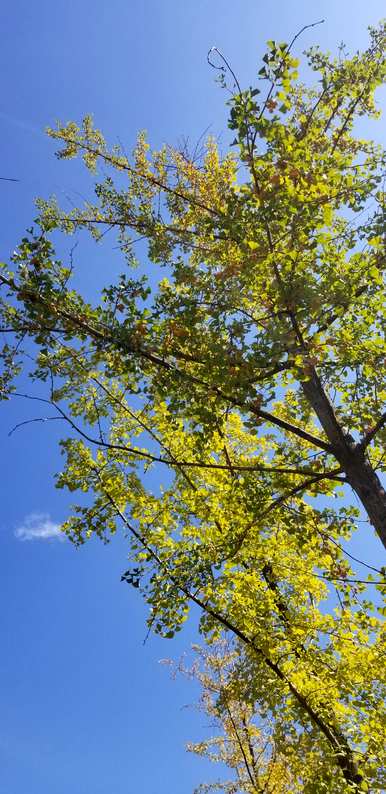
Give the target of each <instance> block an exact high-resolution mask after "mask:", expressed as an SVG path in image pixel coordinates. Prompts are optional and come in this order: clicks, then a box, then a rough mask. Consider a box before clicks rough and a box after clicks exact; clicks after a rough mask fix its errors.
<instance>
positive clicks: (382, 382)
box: [0, 24, 386, 794]
mask: <svg viewBox="0 0 386 794" xmlns="http://www.w3.org/2000/svg"><path fill="white" fill-rule="evenodd" d="M295 38H297V37H295ZM293 43H294V42H292V43H291V44H290V45H287V44H285V43H276V42H274V41H270V42H268V49H267V52H266V54H265V55H264V58H263V63H262V67H261V68H260V70H259V73H258V81H257V87H253V88H248V89H247V90H242V89H241V87H240V85H239V83H238V80H237V78H236V76H235V74H234V73H233V71H232V69H231V67H230V66H229V64H228V63H227V61H226V59H225V58H224V56H223V55H222V54H221V53H220V52H219V51H218V50H212V51H211V52H210V54H209V61H210V62H211V63H212V64H213V65H214V66H215V67H216V68H217V69H218V74H219V79H220V82H221V83H222V84H223V86H224V87H225V88H228V89H229V88H230V99H229V103H228V104H229V107H230V120H229V127H230V129H231V130H232V131H233V133H234V135H235V138H234V141H233V146H232V147H231V149H230V151H229V152H226V153H225V154H224V153H222V152H221V151H220V149H219V147H218V145H217V143H216V141H215V140H214V139H209V140H208V141H207V142H206V144H205V145H204V146H203V147H202V149H200V148H198V149H196V151H193V152H192V151H189V149H188V148H187V147H185V148H184V147H180V148H175V147H172V146H165V147H163V148H162V149H160V150H158V151H152V150H151V149H150V146H149V144H148V142H147V139H146V137H145V135H144V134H141V135H140V136H139V137H138V140H137V144H136V146H135V149H134V151H133V153H132V156H128V155H126V153H125V151H124V150H123V148H122V147H121V146H113V147H109V146H108V144H107V142H106V141H105V139H104V137H103V135H102V133H101V132H100V131H99V130H98V129H97V128H96V127H95V126H94V124H93V120H92V118H91V117H89V116H87V117H86V118H85V119H84V120H83V122H82V124H81V125H77V124H76V123H74V122H70V123H68V124H65V125H60V124H59V125H58V127H57V128H56V129H50V130H49V135H50V136H51V137H52V138H53V139H54V140H55V141H58V143H59V145H60V149H59V152H58V156H59V157H60V158H63V159H67V158H72V157H76V156H81V157H83V160H84V162H85V165H86V167H87V168H88V169H89V170H90V171H91V173H92V174H97V173H99V174H100V177H98V178H97V179H96V182H95V198H94V200H92V201H88V202H86V203H85V205H84V206H82V207H79V208H75V209H71V210H70V211H69V212H68V211H66V210H65V209H63V208H61V207H59V206H58V204H57V202H56V201H55V199H51V200H48V201H46V200H39V202H38V206H39V218H38V219H37V221H36V225H35V226H34V228H33V229H31V231H30V233H29V234H28V236H26V237H25V238H24V239H23V240H22V242H21V243H20V245H19V247H18V249H17V251H16V252H15V254H14V257H13V267H12V269H9V267H8V266H6V265H4V266H3V267H2V270H1V271H0V286H1V294H2V297H1V304H0V312H1V318H0V319H1V330H2V332H3V334H4V335H5V337H6V343H5V344H4V346H3V349H2V362H3V370H2V374H1V382H0V386H1V394H2V397H3V398H4V399H9V398H11V397H12V394H20V393H21V392H20V389H19V387H18V385H17V384H18V380H17V378H18V374H19V373H20V370H21V369H22V370H24V371H25V372H27V371H28V373H29V375H30V377H31V378H32V380H33V381H34V383H35V384H42V385H43V387H44V391H43V392H42V389H41V388H40V390H39V389H38V386H35V387H34V389H37V390H34V391H31V392H29V394H28V396H29V398H31V399H34V400H38V401H40V403H41V404H42V405H43V406H44V405H47V406H51V407H53V408H54V409H55V411H56V412H57V415H58V416H60V417H62V418H63V419H64V420H65V421H66V422H67V424H68V426H69V431H70V432H69V434H68V437H67V438H65V439H64V440H63V441H62V442H61V446H62V452H63V454H64V458H65V463H64V467H63V470H62V472H60V474H59V475H58V478H57V486H58V487H60V488H67V489H69V491H71V492H75V491H79V492H83V493H84V494H87V496H85V498H84V499H83V500H82V498H81V497H80V502H79V504H78V505H76V506H75V507H74V510H73V512H72V515H70V517H69V518H68V520H67V521H66V522H65V524H64V527H63V528H64V531H65V532H66V533H67V535H68V536H69V538H70V539H71V540H72V541H73V542H74V543H76V544H82V543H84V542H85V541H86V540H87V538H89V537H90V536H91V535H97V536H99V537H100V538H101V539H102V540H104V541H107V540H108V539H109V538H110V536H111V535H112V534H113V533H114V532H115V531H116V529H117V527H122V528H123V530H124V532H125V533H126V534H127V537H128V538H130V560H131V562H130V568H129V569H128V570H127V571H126V572H125V573H124V574H123V577H122V578H123V579H125V580H126V581H127V582H129V583H131V584H132V585H134V586H137V587H140V590H141V591H142V592H143V594H144V597H145V598H146V600H147V602H148V604H149V608H150V609H149V627H150V628H151V629H152V630H154V631H156V632H158V633H160V634H161V635H164V636H166V637H171V636H173V634H174V633H175V632H176V631H178V630H179V629H180V628H181V626H182V625H183V623H184V621H185V620H186V618H187V616H188V610H189V606H190V605H191V604H192V603H193V604H195V605H196V606H197V607H199V609H200V610H201V620H200V631H201V633H202V635H203V637H204V638H206V640H207V641H208V642H209V643H211V642H214V641H218V640H220V639H221V638H223V637H224V636H226V637H227V638H228V642H232V643H233V645H232V650H231V651H229V653H230V654H231V657H230V658H231V659H232V664H230V665H225V668H224V669H225V670H226V671H227V676H228V677H227V688H228V689H227V691H230V692H232V693H233V695H232V697H234V700H235V702H237V703H238V704H241V705H240V706H239V711H238V714H239V717H240V714H241V716H242V714H244V715H247V717H248V720H249V719H250V718H251V715H257V717H258V721H259V726H260V728H261V731H262V735H264V730H266V731H268V734H269V736H270V737H271V738H270V744H269V747H270V748H272V747H273V748H274V754H275V758H277V759H279V760H280V763H283V759H284V758H285V763H286V765H287V767H286V769H287V771H286V775H288V780H289V781H290V783H289V785H291V788H290V789H288V788H287V789H286V788H285V785H286V782H285V779H284V777H283V780H282V784H283V787H282V789H279V788H276V789H275V790H277V791H279V790H283V791H286V790H291V791H304V792H331V793H332V792H334V794H338V792H346V791H373V790H382V788H383V787H384V786H386V768H385V760H384V746H385V738H386V737H385V714H384V710H383V709H384V694H385V693H384V668H385V665H384V659H385V646H384V630H383V629H382V614H384V609H383V607H382V605H381V599H382V595H383V594H384V593H385V592H386V570H385V568H383V567H380V568H379V569H378V568H376V567H375V566H371V565H368V566H367V567H364V565H363V564H362V563H361V561H360V560H356V559H355V557H354V556H353V555H352V554H351V553H350V552H349V551H347V549H349V548H350V546H349V540H350V537H351V535H352V533H353V532H355V531H356V528H357V521H358V518H359V517H362V519H363V517H365V518H367V519H368V525H367V527H368V528H367V530H366V531H368V532H372V531H373V530H372V527H373V528H374V529H375V531H376V533H377V534H378V536H379V539H380V542H381V543H383V545H384V546H386V493H385V490H384V487H383V484H382V475H383V473H384V471H385V467H386V459H385V442H386V412H385V397H386V379H385V368H384V363H385V360H386V346H385V324H386V308H385V269H386V247H385V242H386V238H385V228H386V227H385V220H386V217H385V197H386V194H385V190H384V178H385V163H386V155H385V151H384V150H383V149H382V147H381V146H379V145H377V144H375V143H374V142H372V141H369V140H367V139H363V138H361V137H360V136H359V135H358V122H359V121H360V118H361V117H362V116H364V117H367V118H376V117H378V115H379V113H378V110H377V106H376V103H375V100H374V92H375V90H376V89H377V88H378V87H379V86H381V85H383V83H384V82H385V79H386V55H385V44H386V25H385V24H381V25H380V26H379V27H377V28H375V29H370V44H369V47H368V49H367V50H366V51H364V52H363V53H356V54H355V55H353V56H350V55H349V54H348V53H347V52H346V51H345V50H344V49H341V50H340V53H339V56H338V57H337V58H335V57H332V56H330V55H329V54H325V53H323V52H321V51H320V50H319V49H318V48H317V47H314V48H312V49H310V50H309V51H308V52H307V53H306V61H307V64H308V69H309V74H311V78H310V79H307V82H306V83H304V82H302V81H301V80H300V79H299V76H298V65H299V62H298V59H297V58H295V57H294V55H293V46H292V45H293ZM81 229H86V230H88V231H89V232H90V233H91V235H92V236H93V237H94V238H95V239H96V240H97V241H99V240H100V239H101V238H102V237H103V235H104V234H105V232H106V230H107V229H109V230H116V232H117V240H118V244H119V246H120V249H121V252H122V256H123V258H124V267H123V269H122V273H121V274H119V275H118V277H117V278H116V279H115V281H114V283H112V284H109V282H108V280H109V279H110V278H111V275H110V269H109V273H108V274H107V273H106V281H107V283H106V287H105V288H104V290H103V294H102V296H101V300H100V301H99V302H94V303H91V302H90V297H89V296H88V295H87V294H81V293H80V292H79V291H78V290H76V289H75V288H74V287H73V286H72V284H71V278H72V275H73V269H74V267H75V266H74V264H73V263H72V261H71V259H70V257H69V259H68V261H64V262H62V261H60V260H59V259H58V257H57V255H56V253H55V250H54V246H53V242H52V239H51V238H52V235H53V234H57V232H58V231H62V232H65V233H68V234H73V233H74V232H77V231H78V230H81ZM138 238H141V239H144V240H146V241H147V244H148V248H147V258H146V261H145V264H144V265H142V268H141V272H140V273H139V274H138V273H137V274H136V273H135V270H134V271H133V269H134V268H135V267H136V266H138V264H139V263H138V261H137V258H136V255H135V242H136V241H137V240H138ZM88 267H89V265H88ZM161 268H164V273H161V272H160V269H161ZM106 269H107V268H106ZM161 276H163V277H161ZM91 278H92V276H91V271H90V279H91ZM31 358H33V359H34V363H33V364H32V366H31V364H30V362H31ZM23 393H24V392H23ZM155 467H157V470H158V477H159V479H160V480H161V482H162V483H163V485H162V486H161V487H160V488H158V487H155V486H154V477H153V478H152V476H151V471H152V470H153V469H154V468H155ZM149 472H150V473H149ZM358 504H359V505H360V506H361V508H362V509H363V513H360V511H359V509H358ZM371 525H372V526H371ZM358 565H359V568H358ZM370 588H371V589H372V591H373V593H375V594H376V595H375V598H374V597H373V593H370V594H369V589H370ZM224 703H225V704H226V698H225V700H224V698H222V699H221V697H220V698H219V700H218V704H217V708H218V710H219V711H218V713H219V714H221V713H223V712H222V711H221V710H222V709H223V708H224ZM240 709H241V712H240ZM243 710H244V711H243ZM228 717H229V715H228ZM228 723H229V720H228ZM264 726H269V727H266V728H265V727H264ZM260 728H259V730H260ZM259 735H260V734H259ZM269 763H270V761H269V759H268V760H267V756H266V755H264V753H263V756H262V760H261V765H262V775H263V777H262V778H261V779H262V780H264V774H265V775H266V774H267V771H266V769H267V764H268V765H269ZM275 763H276V762H275ZM277 763H279V761H278V762H277ZM276 768H277V765H276ZM264 770H265V771H264ZM275 774H276V773H275ZM283 774H284V773H283ZM257 780H258V778H257V777H256V781H257ZM254 786H255V787H254ZM235 790H236V789H235ZM237 790H240V791H246V792H252V791H253V792H254V791H260V790H264V789H260V788H259V787H258V783H257V782H256V783H253V781H252V780H251V779H249V780H248V779H245V780H244V778H243V779H242V780H241V782H240V781H239V789H237ZM266 790H267V789H266ZM268 790H269V788H268Z"/></svg>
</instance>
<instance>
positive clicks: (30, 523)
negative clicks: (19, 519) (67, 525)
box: [15, 513, 64, 540]
mask: <svg viewBox="0 0 386 794" xmlns="http://www.w3.org/2000/svg"><path fill="white" fill-rule="evenodd" d="M15 537H16V538H17V539H18V540H64V535H63V533H62V532H61V531H60V524H56V523H55V522H54V521H51V517H50V515H49V514H48V513H30V514H29V515H28V516H26V517H25V518H24V520H23V523H22V524H21V525H20V526H19V527H17V528H16V529H15Z"/></svg>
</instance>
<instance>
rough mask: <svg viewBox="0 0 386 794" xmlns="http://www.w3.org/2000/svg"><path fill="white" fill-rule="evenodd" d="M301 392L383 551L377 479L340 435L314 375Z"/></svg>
mask: <svg viewBox="0 0 386 794" xmlns="http://www.w3.org/2000/svg"><path fill="white" fill-rule="evenodd" d="M302 388H303V393H304V395H305V397H306V398H307V400H308V402H309V403H310V405H311V406H312V408H313V410H314V411H315V413H316V415H317V417H318V419H319V422H320V424H321V426H322V428H323V430H324V432H325V434H326V436H327V438H328V440H329V442H330V444H331V453H332V454H333V455H334V456H335V457H336V459H337V461H338V462H339V463H340V465H341V466H342V469H343V471H344V473H345V475H346V478H347V482H348V483H349V484H350V485H351V487H352V489H353V490H354V491H355V493H356V494H357V496H358V498H359V500H360V502H361V504H362V505H363V507H364V509H365V510H366V513H367V515H368V517H369V519H370V521H371V523H372V525H373V527H374V529H375V530H376V532H377V534H378V536H379V538H380V540H381V542H382V543H383V545H384V547H385V548H386V491H385V489H384V488H383V486H382V483H381V481H380V479H379V477H378V475H377V474H376V473H375V471H374V469H373V468H372V466H371V465H370V463H369V462H368V460H366V457H365V452H364V451H363V450H362V449H361V448H360V446H359V444H355V442H354V441H353V439H352V437H351V436H350V435H348V434H346V433H344V432H343V430H342V428H341V426H340V424H339V422H338V420H337V418H336V416H335V413H334V409H333V407H332V405H331V403H330V401H329V399H328V397H327V395H326V392H325V391H324V388H323V385H322V383H321V381H320V379H319V377H318V375H317V374H316V372H315V371H314V372H313V373H312V375H311V377H310V378H309V380H307V381H304V382H303V383H302Z"/></svg>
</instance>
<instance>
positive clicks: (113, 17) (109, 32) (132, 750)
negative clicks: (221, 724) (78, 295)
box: [0, 0, 385, 794]
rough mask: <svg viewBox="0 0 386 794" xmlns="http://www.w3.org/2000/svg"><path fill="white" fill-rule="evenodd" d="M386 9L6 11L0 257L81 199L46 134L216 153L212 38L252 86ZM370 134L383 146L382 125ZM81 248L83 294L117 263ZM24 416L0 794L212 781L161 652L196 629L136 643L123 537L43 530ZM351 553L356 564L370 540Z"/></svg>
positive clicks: (256, 3) (8, 450)
mask: <svg viewBox="0 0 386 794" xmlns="http://www.w3.org/2000/svg"><path fill="white" fill-rule="evenodd" d="M383 15H385V6H384V0H369V2H367V3H364V2H363V0H361V1H359V0H339V2H337V0H324V2H314V3H308V2H305V0H271V2H269V3H262V2H260V0H222V2H220V1H219V0H194V1H193V0H110V2H102V1H101V0H92V2H91V0H77V2H74V0H56V2H54V3H53V2H48V0H35V2H33V3H32V2H31V0H13V1H12V2H8V3H3V6H2V13H1V22H2V25H1V28H2V35H1V48H0V68H1V74H2V87H1V104H0V140H1V146H0V153H1V154H0V157H1V159H0V176H3V177H14V178H18V179H19V180H20V182H18V183H11V182H0V202H1V220H2V223H1V234H0V258H1V259H3V260H5V261H8V259H9V255H10V253H11V252H12V250H13V249H14V247H15V245H16V244H17V242H18V241H19V239H20V237H21V236H22V234H23V233H24V230H25V229H26V227H28V226H30V225H31V221H32V219H33V218H34V204H33V200H34V197H35V196H37V195H43V196H48V195H49V194H51V193H53V192H54V193H56V195H57V196H58V198H59V200H63V201H65V200H67V197H70V198H72V199H73V200H74V201H79V195H82V196H83V195H85V194H87V191H88V185H89V182H88V180H87V178H86V177H85V175H84V173H83V171H82V170H81V169H80V167H79V165H78V164H77V163H70V164H63V163H60V162H58V161H57V160H55V158H54V157H53V149H54V147H53V145H52V142H50V141H49V140H48V139H47V138H46V137H45V136H44V134H43V130H44V127H45V126H46V125H49V124H53V123H54V122H55V120H56V119H58V118H60V119H62V120H64V121H66V120H69V119H76V120H79V119H80V118H81V117H82V115H84V114H85V113H88V112H92V113H93V114H94V116H95V121H96V123H97V125H98V126H100V127H101V128H102V129H103V130H104V132H105V133H106V134H107V136H108V137H109V139H110V140H112V141H118V140H120V141H121V142H122V143H123V144H124V145H125V146H127V148H128V149H130V148H131V146H132V144H133V143H134V141H135V136H136V132H137V131H138V130H139V129H147V130H148V133H149V138H150V140H151V142H152V143H153V144H154V145H156V146H157V145H159V144H160V143H162V142H164V141H167V142H171V143H176V142H178V140H179V139H181V137H182V136H189V137H190V139H191V140H192V141H195V140H196V139H197V138H198V137H199V135H201V133H203V131H204V130H206V129H207V128H208V127H209V128H210V132H212V133H213V134H215V135H220V134H221V133H223V138H222V140H223V142H224V147H225V146H226V142H227V140H228V133H227V130H226V109H225V107H224V101H225V95H224V93H223V92H221V90H220V89H219V87H218V86H217V85H216V84H215V82H214V79H213V78H214V74H213V72H212V71H211V70H210V69H209V67H208V65H207V63H206V53H207V51H208V49H209V48H210V47H211V46H213V45H216V46H217V47H219V48H220V49H221V50H222V51H223V52H224V53H226V55H227V57H228V58H229V60H230V61H231V62H232V65H233V66H234V68H235V70H236V71H237V73H238V75H239V77H240V80H241V83H244V84H245V83H247V84H249V83H251V82H253V80H254V78H255V74H256V72H257V68H256V67H257V61H258V56H259V54H261V52H262V49H263V46H264V42H265V41H266V39H268V38H277V39H279V40H288V39H290V38H291V37H292V35H293V34H294V33H295V32H296V31H297V30H298V29H300V28H301V27H302V26H303V25H304V24H307V23H310V22H314V21H316V20H318V19H322V18H325V19H326V22H325V24H324V25H323V26H321V27H318V28H316V29H314V30H312V31H308V32H307V33H306V34H305V35H304V37H303V38H302V40H301V43H300V45H299V50H301V49H303V48H304V47H306V46H308V45H310V44H311V43H315V42H319V43H321V44H322V46H324V47H328V48H330V49H332V50H333V49H336V47H337V45H338V44H339V43H340V41H341V40H342V39H344V40H345V42H346V43H347V44H348V45H349V47H350V49H355V48H357V47H361V46H365V44H366V26H367V25H368V24H375V23H376V22H377V21H378V20H379V19H380V18H381V17H382V16H383ZM383 124H384V122H383ZM376 134H377V137H378V139H380V138H381V137H382V135H383V137H384V138H385V136H384V132H383V131H382V126H381V125H380V126H379V127H378V130H377V132H376ZM84 250H85V258H84V259H83V264H82V268H83V269H82V271H81V276H80V279H81V281H82V279H83V286H87V284H89V283H90V281H91V280H92V281H93V282H94V281H95V283H98V281H102V280H103V279H106V278H107V276H106V274H108V276H109V270H108V269H110V270H115V269H116V267H117V258H116V252H114V251H110V252H109V251H108V248H107V253H106V248H105V249H104V254H103V255H102V254H101V253H97V252H95V251H94V249H93V248H91V247H86V248H85V249H84ZM34 415H35V414H34V409H33V407H31V405H28V404H25V403H24V402H22V401H18V402H16V401H15V402H13V403H12V405H4V404H0V432H1V442H2V455H1V458H0V467H1V484H2V498H1V515H0V546H1V557H0V559H1V562H0V565H1V589H2V603H3V609H2V613H1V618H0V621H1V651H0V794H107V792H108V794H190V793H191V792H192V791H193V788H194V785H197V783H198V782H200V781H202V780H205V779H208V778H210V777H212V778H213V777H215V776H216V769H215V768H213V767H209V766H208V765H205V764H204V763H203V762H202V761H200V760H198V759H196V758H195V757H193V756H190V755H189V754H187V753H186V752H185V750H184V742H186V741H188V740H191V739H193V740H194V739H199V738H200V737H201V736H202V735H203V730H204V724H205V720H204V717H203V716H202V715H197V714H195V713H194V712H193V711H192V710H191V709H184V708H183V706H184V705H185V704H187V703H190V702H192V701H193V700H194V698H195V692H194V690H193V688H192V687H191V686H190V685H189V684H187V683H186V682H184V681H178V680H177V681H176V682H175V681H172V680H171V679H170V676H169V674H168V671H167V669H166V668H165V667H164V666H163V665H160V664H159V660H160V659H162V658H164V657H168V656H172V657H175V658H176V657H179V656H180V655H181V653H182V652H183V650H184V649H185V648H188V647H189V644H190V643H191V642H192V640H193V639H195V633H194V631H195V628H194V620H193V622H192V623H191V624H190V627H189V628H188V629H186V630H185V632H184V633H183V634H182V635H180V636H179V637H178V639H176V640H173V641H165V640H164V641H161V640H160V639H157V638H154V637H151V638H150V639H149V640H148V641H147V643H146V644H145V645H143V640H144V638H145V635H146V629H145V614H146V613H145V609H144V606H143V604H142V603H141V598H140V595H139V594H138V592H137V591H136V590H133V589H132V588H130V587H128V586H126V585H124V584H121V583H120V574H121V572H122V570H124V569H125V554H126V552H125V547H124V543H123V541H122V540H118V539H117V541H116V542H113V543H112V544H111V545H110V546H109V547H104V546H103V545H102V544H100V543H96V542H95V543H94V542H91V543H89V544H88V545H86V547H84V548H83V549H81V550H80V551H76V550H75V549H74V548H73V547H72V546H71V545H70V544H69V543H68V542H67V541H65V542H62V541H60V540H58V539H57V538H56V537H55V533H56V527H57V524H58V523H60V522H61V521H62V520H63V519H64V518H65V517H66V510H67V507H68V504H69V499H68V496H67V495H66V494H63V493H61V492H58V491H55V489H54V486H53V480H52V475H53V473H54V472H55V471H57V470H58V469H59V468H60V458H59V455H58V452H57V444H56V442H57V439H58V438H59V437H60V428H59V427H57V423H54V422H51V423H46V424H45V425H44V426H43V425H40V424H36V425H27V426H26V427H24V428H20V429H19V430H18V431H17V432H15V433H14V434H13V435H11V436H10V437H8V432H9V430H11V429H12V427H13V426H14V425H15V424H16V423H18V422H21V421H23V420H25V419H28V418H31V417H32V416H34ZM36 535H38V536H40V537H36ZM370 545H371V544H370ZM373 548H374V551H375V553H376V547H375V545H374V546H373ZM362 551H363V556H364V558H367V559H369V555H370V553H371V548H368V547H367V548H365V547H362Z"/></svg>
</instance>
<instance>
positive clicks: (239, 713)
mask: <svg viewBox="0 0 386 794" xmlns="http://www.w3.org/2000/svg"><path fill="white" fill-rule="evenodd" d="M193 650H194V651H195V657H196V658H195V661H194V663H193V664H192V666H191V667H186V665H185V664H184V662H183V660H182V661H181V662H180V664H179V665H178V666H175V665H174V666H173V667H174V672H175V673H182V674H183V675H184V676H186V677H188V678H189V679H193V680H195V681H198V682H199V684H200V687H201V696H200V701H199V703H198V706H197V708H198V709H199V710H200V711H202V712H203V713H204V714H206V715H207V716H208V717H209V718H210V727H211V728H212V729H214V730H216V735H215V736H212V737H210V738H208V739H206V740H204V741H202V742H196V743H189V744H188V746H187V749H188V750H189V751H190V752H192V753H196V754H197V755H199V756H204V757H206V758H207V759H208V760H210V761H212V762H215V763H221V764H225V766H226V767H228V768H229V769H231V770H234V773H235V779H234V780H225V781H217V782H215V783H203V784H201V785H200V786H199V787H198V789H196V792H195V794H206V792H211V791H224V792H226V794H238V792H246V794H263V792H264V794H286V792H292V794H294V792H297V791H302V790H303V787H300V788H299V787H298V785H297V782H296V780H295V779H294V778H293V777H292V776H291V772H290V769H289V765H288V753H286V754H285V755H284V754H283V742H279V744H280V745H281V750H277V748H276V737H275V726H274V724H272V725H271V726H265V730H263V729H262V728H261V726H260V725H259V724H258V721H256V712H255V710H254V708H253V704H251V703H250V702H249V699H248V698H245V693H244V692H243V687H242V679H240V677H239V665H238V653H237V649H235V648H234V647H232V644H231V643H229V642H225V641H219V642H217V643H216V644H215V645H214V647H213V646H212V647H211V648H210V650H207V649H205V648H201V647H199V646H193ZM240 684H241V686H240ZM291 749H292V748H290V747H289V748H288V750H289V751H290V750H291ZM297 756H298V757H299V748H297Z"/></svg>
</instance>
